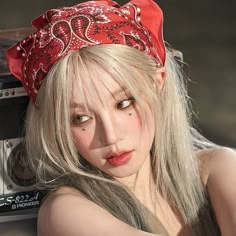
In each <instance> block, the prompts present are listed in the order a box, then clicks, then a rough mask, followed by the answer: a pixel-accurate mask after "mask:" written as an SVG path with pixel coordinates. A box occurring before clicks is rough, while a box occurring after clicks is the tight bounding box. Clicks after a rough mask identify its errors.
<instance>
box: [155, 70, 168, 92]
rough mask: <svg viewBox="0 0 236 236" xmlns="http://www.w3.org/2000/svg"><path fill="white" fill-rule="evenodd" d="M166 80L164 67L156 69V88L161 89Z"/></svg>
mask: <svg viewBox="0 0 236 236" xmlns="http://www.w3.org/2000/svg"><path fill="white" fill-rule="evenodd" d="M165 80H166V68H165V67H161V68H158V69H157V72H156V84H157V85H158V90H161V89H162V87H163V85H164V83H165Z"/></svg>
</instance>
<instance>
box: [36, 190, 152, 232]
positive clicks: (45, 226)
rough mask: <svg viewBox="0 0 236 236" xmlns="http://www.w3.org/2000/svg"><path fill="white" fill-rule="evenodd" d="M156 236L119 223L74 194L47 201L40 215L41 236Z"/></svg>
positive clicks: (39, 230)
mask: <svg viewBox="0 0 236 236" xmlns="http://www.w3.org/2000/svg"><path fill="white" fill-rule="evenodd" d="M65 235H70V236H91V235H96V236H120V235H124V236H125V235H127V236H152V235H153V236H154V234H151V233H146V232H143V231H140V230H138V229H135V228H133V227H131V226H129V225H128V224H125V223H124V222H122V221H120V220H118V219H117V218H115V217H114V216H112V215H111V214H110V213H109V212H107V211H106V210H104V209H103V208H101V207H99V206H98V205H96V204H94V203H93V202H91V201H89V200H87V199H86V198H84V197H82V196H78V195H73V194H63V195H59V196H55V197H53V198H51V199H50V200H49V201H46V202H45V204H43V206H42V207H41V208H40V211H39V215H38V236H65Z"/></svg>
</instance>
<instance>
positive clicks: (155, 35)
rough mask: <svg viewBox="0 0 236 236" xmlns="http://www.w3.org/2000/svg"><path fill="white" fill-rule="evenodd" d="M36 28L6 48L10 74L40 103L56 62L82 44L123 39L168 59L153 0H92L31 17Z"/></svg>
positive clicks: (161, 59) (160, 62)
mask: <svg viewBox="0 0 236 236" xmlns="http://www.w3.org/2000/svg"><path fill="white" fill-rule="evenodd" d="M32 24H33V26H34V27H36V28H37V30H36V31H35V32H34V33H33V34H31V35H29V36H28V37H27V38H25V39H24V40H23V41H21V42H19V43H17V44H16V45H14V46H12V47H11V48H9V49H8V51H7V59H8V64H9V67H10V70H11V73H12V74H13V75H14V76H15V77H17V78H18V79H19V80H21V82H22V84H23V86H24V88H25V90H26V92H27V93H28V94H29V96H30V97H31V98H32V100H33V101H34V102H35V99H36V96H37V92H38V90H39V88H40V85H41V83H42V81H43V79H44V77H45V76H46V74H47V73H48V72H49V70H50V69H51V67H52V66H53V65H54V64H55V63H56V62H57V61H58V60H59V59H61V58H63V57H64V56H65V55H67V54H68V53H70V52H72V51H76V50H78V49H80V48H84V47H89V46H95V45H102V44H124V45H128V46H130V47H133V48H136V49H138V50H140V51H142V52H144V53H145V54H147V55H149V56H151V57H152V58H154V59H155V61H156V63H157V66H162V65H163V64H164V63H165V46H164V42H163V34H162V25H163V15H162V11H161V9H160V8H159V6H158V5H157V4H156V3H155V2H154V1H153V0H131V1H129V2H128V3H127V4H125V5H124V6H119V5H118V4H117V3H116V2H113V1H108V0H107V1H87V2H84V3H81V4H77V5H75V6H72V7H63V8H58V9H51V10H48V11H47V12H45V13H44V14H42V15H40V16H39V17H38V18H36V19H35V20H34V21H33V22H32Z"/></svg>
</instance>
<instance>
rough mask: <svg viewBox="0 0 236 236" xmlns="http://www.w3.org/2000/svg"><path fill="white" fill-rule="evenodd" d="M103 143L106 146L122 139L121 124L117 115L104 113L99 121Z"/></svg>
mask: <svg viewBox="0 0 236 236" xmlns="http://www.w3.org/2000/svg"><path fill="white" fill-rule="evenodd" d="M99 126H100V128H99V134H100V140H101V143H102V144H103V145H105V146H109V145H114V144H116V143H117V141H118V140H119V139H120V137H119V136H120V130H119V124H118V121H117V119H116V117H115V116H113V115H112V114H108V113H103V115H102V117H100V122H99Z"/></svg>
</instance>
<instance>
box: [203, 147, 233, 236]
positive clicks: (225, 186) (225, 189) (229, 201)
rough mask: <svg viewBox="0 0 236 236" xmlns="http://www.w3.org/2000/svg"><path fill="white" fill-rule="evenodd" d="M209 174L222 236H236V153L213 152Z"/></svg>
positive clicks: (208, 187)
mask: <svg viewBox="0 0 236 236" xmlns="http://www.w3.org/2000/svg"><path fill="white" fill-rule="evenodd" d="M208 173H209V175H208V179H207V190H208V193H209V196H210V199H211V202H212V205H213V209H214V211H215V214H216V218H217V221H218V224H219V227H220V230H221V233H222V236H231V235H232V236H233V235H236V152H235V151H233V150H231V149H228V148H222V149H220V150H217V151H213V152H212V155H211V157H210V159H209V161H208Z"/></svg>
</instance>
